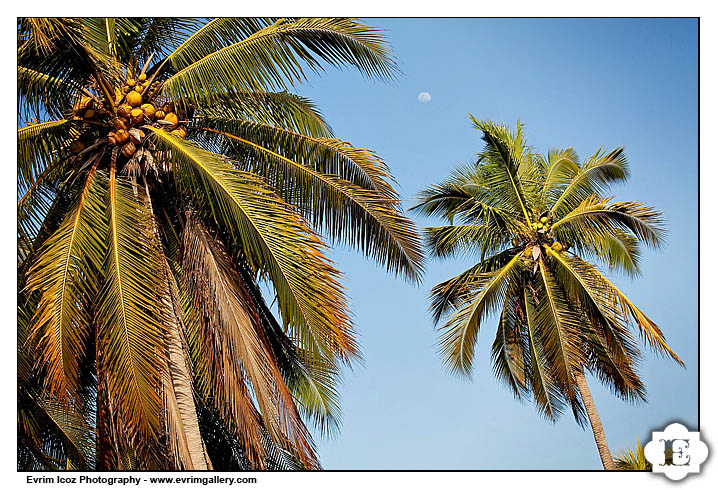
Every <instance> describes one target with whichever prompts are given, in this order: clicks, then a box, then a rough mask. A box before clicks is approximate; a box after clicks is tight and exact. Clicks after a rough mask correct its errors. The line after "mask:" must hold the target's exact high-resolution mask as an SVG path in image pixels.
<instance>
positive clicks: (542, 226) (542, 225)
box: [531, 216, 551, 233]
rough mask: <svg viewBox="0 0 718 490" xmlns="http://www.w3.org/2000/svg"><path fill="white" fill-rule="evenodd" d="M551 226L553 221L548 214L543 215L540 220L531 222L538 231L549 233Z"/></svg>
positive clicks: (532, 226) (533, 228)
mask: <svg viewBox="0 0 718 490" xmlns="http://www.w3.org/2000/svg"><path fill="white" fill-rule="evenodd" d="M550 228H551V223H550V221H549V219H548V216H543V217H541V219H539V220H538V221H536V222H533V223H531V229H532V230H534V231H536V232H538V233H548V230H549V229H550Z"/></svg>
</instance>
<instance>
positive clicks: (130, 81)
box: [125, 78, 137, 87]
mask: <svg viewBox="0 0 718 490" xmlns="http://www.w3.org/2000/svg"><path fill="white" fill-rule="evenodd" d="M125 83H127V86H128V87H134V86H135V83H137V82H135V79H134V78H128V79H127V82H125Z"/></svg>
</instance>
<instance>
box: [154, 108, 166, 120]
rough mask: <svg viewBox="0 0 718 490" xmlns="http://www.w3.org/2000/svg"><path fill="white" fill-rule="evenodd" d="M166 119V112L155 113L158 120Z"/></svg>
mask: <svg viewBox="0 0 718 490" xmlns="http://www.w3.org/2000/svg"><path fill="white" fill-rule="evenodd" d="M164 117H165V111H163V110H159V111H157V112H155V118H156V119H164Z"/></svg>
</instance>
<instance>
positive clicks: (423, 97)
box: [417, 92, 431, 104]
mask: <svg viewBox="0 0 718 490" xmlns="http://www.w3.org/2000/svg"><path fill="white" fill-rule="evenodd" d="M417 99H419V102H421V103H422V104H426V103H427V102H429V101H430V100H431V94H430V93H429V92H421V93H420V94H419V96H418V97H417Z"/></svg>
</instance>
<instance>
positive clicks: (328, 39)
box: [164, 18, 396, 103]
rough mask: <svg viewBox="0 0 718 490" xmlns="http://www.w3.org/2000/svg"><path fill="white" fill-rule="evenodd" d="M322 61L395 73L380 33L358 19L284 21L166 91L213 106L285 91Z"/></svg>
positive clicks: (188, 69) (185, 74)
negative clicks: (227, 98)
mask: <svg viewBox="0 0 718 490" xmlns="http://www.w3.org/2000/svg"><path fill="white" fill-rule="evenodd" d="M178 49H182V47H180V48H178ZM321 61H324V62H326V63H328V64H331V65H344V64H349V65H353V66H355V67H356V68H358V69H359V70H361V71H362V72H363V73H364V74H366V75H369V76H376V77H378V78H390V77H392V76H393V75H394V74H395V73H396V65H395V63H394V61H393V60H392V59H391V57H390V54H389V52H388V50H387V49H386V45H385V44H384V43H383V42H382V37H381V35H379V34H378V30H377V29H373V28H370V27H368V26H366V25H364V24H362V23H360V22H358V21H356V20H354V19H340V18H327V19H325V18H313V19H297V20H295V21H285V20H279V21H277V22H275V23H274V24H272V25H269V26H267V27H264V28H263V29H261V30H259V31H257V32H255V33H253V34H251V35H250V36H248V37H246V38H244V39H242V40H240V41H238V42H235V43H234V44H230V45H228V46H225V47H222V48H221V49H217V50H212V51H211V52H210V54H208V55H206V56H204V57H203V58H201V59H199V60H197V61H194V62H192V63H191V64H189V65H187V66H185V67H183V68H182V69H180V70H179V71H177V73H175V74H174V75H172V76H170V77H169V78H168V79H167V80H166V81H165V84H164V89H165V90H166V92H167V93H168V94H169V95H170V96H171V97H173V98H175V99H180V100H190V101H192V102H195V103H201V102H211V101H212V100H213V96H214V94H216V93H217V92H224V91H240V92H241V91H246V90H249V91H259V92H263V91H274V90H283V89H287V88H289V87H291V86H292V85H294V83H296V82H299V81H302V80H304V79H305V78H306V76H305V74H304V70H303V68H302V65H305V66H308V67H309V68H310V69H312V70H314V71H316V70H318V69H319V67H320V66H321V65H320V62H321Z"/></svg>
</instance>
